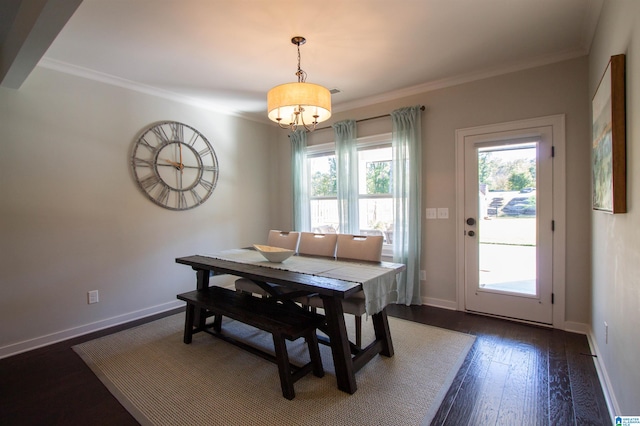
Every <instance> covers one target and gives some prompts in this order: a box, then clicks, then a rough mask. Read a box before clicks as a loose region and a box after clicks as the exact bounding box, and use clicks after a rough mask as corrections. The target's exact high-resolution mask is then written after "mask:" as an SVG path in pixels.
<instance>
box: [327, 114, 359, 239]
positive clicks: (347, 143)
mask: <svg viewBox="0 0 640 426" xmlns="http://www.w3.org/2000/svg"><path fill="white" fill-rule="evenodd" d="M332 127H333V130H334V133H335V138H336V174H337V179H336V180H337V191H338V194H337V198H338V219H339V221H340V229H339V232H340V233H342V234H355V235H358V234H359V233H360V217H359V214H358V203H359V200H358V192H359V190H358V146H357V140H356V139H357V135H356V133H357V132H356V122H355V121H354V120H344V121H340V122H338V123H335V124H334V125H333V126H332Z"/></svg>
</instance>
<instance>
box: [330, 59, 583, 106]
mask: <svg viewBox="0 0 640 426" xmlns="http://www.w3.org/2000/svg"><path fill="white" fill-rule="evenodd" d="M586 55H588V51H584V50H572V51H568V52H563V53H560V54H555V55H549V56H543V57H540V58H537V59H535V60H532V61H526V62H522V63H519V64H516V65H510V66H503V67H496V68H491V69H486V70H481V71H474V72H471V73H468V74H463V75H459V76H455V77H447V78H443V79H441V80H436V81H431V82H427V83H422V84H418V85H416V86H412V87H407V88H404V89H400V90H396V91H394V92H388V93H383V94H381V95H377V96H371V97H368V98H363V99H358V100H356V101H353V102H345V103H343V104H340V105H339V106H337V107H335V108H333V111H334V112H340V111H348V110H351V109H355V108H361V107H365V106H368V105H371V104H377V103H382V102H387V101H392V100H395V99H400V98H405V97H409V96H413V95H418V94H421V93H427V92H433V91H434V90H439V89H444V88H447V87H452V86H458V85H460V84H465V83H471V82H473V81H477V80H484V79H486V78H491V77H497V76H499V75H504V74H509V73H512V72H517V71H524V70H527V69H530V68H536V67H541V66H544V65H549V64H553V63H556V62H562V61H567V60H570V59H575V58H579V57H581V56H586Z"/></svg>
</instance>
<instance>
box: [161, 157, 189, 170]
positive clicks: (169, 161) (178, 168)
mask: <svg viewBox="0 0 640 426" xmlns="http://www.w3.org/2000/svg"><path fill="white" fill-rule="evenodd" d="M162 160H163V161H166V162H167V163H169V164H171V165H172V166H173V167H175V168H176V170H180V171H182V169H184V164H182V163H176V162H175V161H171V160H166V159H164V158H163V159H162Z"/></svg>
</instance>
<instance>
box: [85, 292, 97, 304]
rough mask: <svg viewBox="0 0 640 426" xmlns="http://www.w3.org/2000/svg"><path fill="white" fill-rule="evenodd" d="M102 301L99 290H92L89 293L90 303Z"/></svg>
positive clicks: (88, 300)
mask: <svg viewBox="0 0 640 426" xmlns="http://www.w3.org/2000/svg"><path fill="white" fill-rule="evenodd" d="M99 301H100V297H99V295H98V290H91V291H90V292H88V293H87V303H88V304H90V305H91V304H93V303H98V302H99Z"/></svg>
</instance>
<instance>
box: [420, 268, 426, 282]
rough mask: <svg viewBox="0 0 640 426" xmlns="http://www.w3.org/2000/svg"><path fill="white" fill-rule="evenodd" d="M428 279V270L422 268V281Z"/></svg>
mask: <svg viewBox="0 0 640 426" xmlns="http://www.w3.org/2000/svg"><path fill="white" fill-rule="evenodd" d="M426 280H427V271H423V270H420V281H426Z"/></svg>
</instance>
